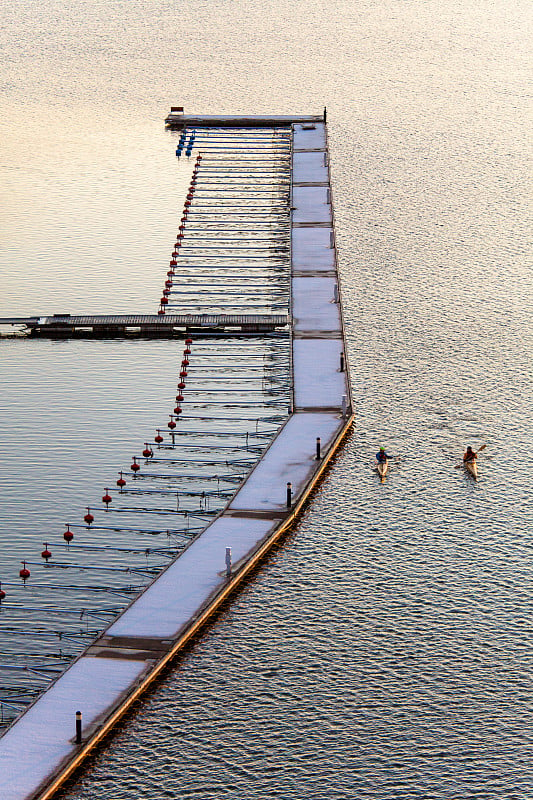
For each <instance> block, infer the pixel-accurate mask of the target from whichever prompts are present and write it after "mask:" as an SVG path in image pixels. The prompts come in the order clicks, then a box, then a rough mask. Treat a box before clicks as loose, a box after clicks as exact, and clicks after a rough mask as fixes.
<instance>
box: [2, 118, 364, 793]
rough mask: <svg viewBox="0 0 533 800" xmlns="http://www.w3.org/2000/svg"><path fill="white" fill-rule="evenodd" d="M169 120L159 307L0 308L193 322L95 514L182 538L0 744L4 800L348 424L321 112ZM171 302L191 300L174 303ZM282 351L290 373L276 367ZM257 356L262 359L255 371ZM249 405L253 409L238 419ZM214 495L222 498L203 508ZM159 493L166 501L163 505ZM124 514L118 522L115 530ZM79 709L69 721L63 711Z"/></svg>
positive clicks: (236, 574) (118, 696)
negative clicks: (172, 400) (228, 363)
mask: <svg viewBox="0 0 533 800" xmlns="http://www.w3.org/2000/svg"><path fill="white" fill-rule="evenodd" d="M167 125H168V126H169V127H170V128H175V129H176V130H177V131H181V134H180V138H179V142H178V146H177V149H176V154H177V155H178V156H179V157H182V156H184V157H187V156H188V157H189V158H191V157H192V156H193V155H194V154H195V153H197V154H198V155H196V160H195V161H194V170H193V174H192V178H191V185H190V189H189V192H188V194H187V200H186V202H185V208H184V213H183V216H182V219H181V224H180V226H179V232H178V234H177V237H176V244H175V245H174V250H173V252H172V258H171V260H170V265H169V270H168V272H167V279H166V281H165V288H164V289H163V292H162V296H161V300H160V306H159V312H158V314H157V315H144V316H143V320H144V322H143V321H142V320H141V316H140V315H121V316H120V315H111V316H108V317H106V318H105V319H106V320H107V322H106V321H103V318H95V317H68V316H61V317H46V318H37V317H35V318H26V319H25V321H22V320H23V318H13V319H14V322H13V323H12V324H26V325H28V327H30V328H32V329H33V330H34V331H35V333H36V335H48V334H47V331H48V333H50V332H51V331H52V332H55V331H61V329H63V332H62V335H67V336H68V335H76V330H78V332H79V335H83V332H84V330H85V333H86V334H87V335H95V336H102V337H106V336H113V335H130V334H132V335H134V334H135V333H137V332H139V331H141V332H142V333H141V334H140V335H144V334H146V335H154V336H163V335H166V336H183V337H184V338H185V337H190V335H191V332H193V334H194V336H193V340H192V341H191V339H190V338H186V339H185V341H186V349H185V351H184V359H183V361H182V368H181V372H180V383H178V395H177V397H176V402H177V406H176V409H175V410H174V411H175V413H174V414H171V415H169V416H170V418H171V422H170V423H168V430H165V436H164V437H163V436H162V435H161V431H160V430H159V429H158V431H157V436H156V437H155V439H154V443H146V444H145V450H144V451H143V455H142V456H138V457H135V458H134V459H133V464H132V466H131V469H132V470H133V472H134V478H135V483H134V484H133V486H132V485H131V483H130V479H128V482H127V483H126V485H125V486H121V487H120V492H118V493H115V495H114V497H113V498H112V500H113V501H114V502H113V503H112V504H111V507H109V502H111V499H109V501H108V502H107V508H108V509H109V511H110V512H113V513H110V514H109V517H106V526H105V527H107V528H109V529H111V530H118V531H120V532H121V534H119V535H126V532H127V531H131V530H139V532H143V531H144V532H145V533H146V535H151V536H153V535H154V534H158V533H164V532H165V530H167V534H168V536H167V541H168V542H170V543H172V542H175V541H176V539H178V538H179V537H185V540H186V541H187V542H188V544H187V546H186V547H185V549H184V550H182V551H181V552H180V554H179V555H178V557H177V558H174V559H173V560H171V562H170V564H169V565H168V566H167V567H166V568H164V569H163V570H162V571H160V573H159V574H158V577H156V578H155V580H153V582H152V583H151V584H150V585H149V586H148V587H147V588H145V589H144V591H142V593H141V594H140V595H139V596H138V597H136V599H134V600H133V601H132V602H131V603H130V605H128V606H127V607H126V609H125V610H124V611H122V613H120V615H119V616H118V617H117V618H116V619H115V620H114V621H112V622H111V624H110V625H109V626H108V627H107V628H106V629H105V630H104V631H103V633H101V634H100V635H97V637H96V638H95V639H94V640H93V641H92V642H91V643H90V644H89V646H88V647H87V648H86V649H85V650H84V651H83V652H82V654H81V655H80V656H79V657H78V658H77V659H76V660H75V661H74V662H73V663H72V664H71V666H70V667H68V669H66V671H65V672H63V673H62V674H61V675H60V677H59V678H58V679H57V680H56V682H55V683H53V684H52V685H51V686H50V687H49V688H48V689H47V690H46V691H45V692H44V693H43V694H42V695H41V696H40V697H39V698H38V699H37V700H36V701H35V702H34V703H33V705H30V707H29V708H28V709H27V710H26V711H25V713H23V714H22V715H21V716H20V717H19V718H18V719H17V721H16V722H15V723H14V724H13V725H12V726H11V728H9V729H8V730H7V731H6V733H5V734H4V736H3V737H2V738H1V739H0V772H1V773H2V775H3V776H4V778H3V790H2V791H3V798H5V800H23V799H25V800H29V798H41V800H44V798H48V797H51V796H52V795H53V793H54V792H55V790H56V789H57V788H58V787H59V786H60V785H61V784H62V783H63V782H64V781H65V780H66V779H67V777H68V776H69V775H70V774H71V773H72V772H73V770H74V769H75V768H76V767H77V765H78V764H79V763H80V762H81V761H82V760H83V758H84V757H85V756H86V755H87V753H88V752H89V751H90V750H91V749H92V748H93V747H94V746H95V745H96V744H97V743H98V741H100V740H101V739H102V737H103V736H104V735H105V734H106V732H107V731H109V730H110V729H111V728H112V727H113V725H114V724H115V723H116V722H117V720H118V719H119V718H120V716H121V715H122V714H123V713H124V712H125V711H126V710H127V709H128V708H129V707H130V705H131V704H132V703H133V702H134V700H135V699H136V698H137V697H138V696H139V695H140V694H141V693H142V691H143V690H144V689H145V688H146V687H147V686H148V685H149V684H150V682H151V681H153V680H154V679H155V678H156V677H157V676H158V675H159V674H160V672H161V671H162V669H163V668H164V667H165V665H166V664H168V663H169V661H170V660H171V659H172V658H173V657H174V656H175V655H176V654H177V653H179V651H180V650H181V649H182V648H183V647H184V645H185V644H186V643H187V642H188V641H189V640H190V639H191V638H192V637H193V636H194V635H195V634H196V632H197V631H198V630H199V629H200V628H201V626H202V625H203V624H204V623H205V621H206V620H207V619H208V618H209V617H210V616H211V615H212V614H213V612H214V611H216V609H217V608H219V606H220V605H221V603H222V602H223V601H224V600H225V599H226V598H227V597H228V596H229V595H230V593H231V592H232V591H233V590H234V588H235V587H236V586H237V585H238V584H239V582H241V581H242V580H243V579H244V578H245V576H247V575H248V574H249V573H250V571H251V570H252V569H253V568H254V566H255V565H256V564H257V563H258V561H259V560H260V559H261V558H262V557H263V556H264V554H265V553H266V552H267V551H268V550H269V549H270V547H271V546H272V545H273V543H274V542H275V541H276V540H278V539H279V538H280V537H281V536H282V535H283V533H284V532H285V531H286V530H287V529H288V528H289V527H290V526H291V525H292V524H293V522H294V520H295V519H296V517H297V515H298V513H299V512H300V510H301V508H302V506H303V504H304V503H305V502H306V500H307V499H308V497H309V494H310V492H311V491H312V489H313V487H314V486H315V485H316V483H317V481H318V480H319V479H320V477H321V475H322V473H323V472H324V470H325V468H326V466H327V464H328V462H329V461H330V460H331V458H332V457H333V455H334V454H335V452H336V449H337V448H338V446H339V444H340V443H341V441H342V439H343V438H344V436H345V435H346V433H347V431H348V429H349V427H350V425H351V423H352V419H353V415H352V409H351V401H350V382H349V375H348V373H347V370H346V365H345V358H344V330H343V324H342V312H341V308H340V293H339V285H338V275H337V259H336V251H335V234H334V219H333V207H332V198H331V188H330V185H329V157H328V149H327V138H326V126H325V119H324V118H322V117H321V116H295V117H290V116H283V117H275V116H273V117H265V116H261V117H245V116H239V117H235V116H233V117H228V116H225V117H216V116H209V117H201V116H185V115H184V114H183V113H182V112H181V110H179V109H175V110H173V111H172V112H171V114H170V115H169V117H167ZM193 126H194V127H193ZM193 151H194V152H193ZM191 303H193V304H194V306H191ZM183 308H187V310H188V311H189V310H190V311H191V312H192V313H191V314H186V315H184V314H182V313H181V311H182V310H183ZM287 308H289V311H290V316H289V318H288V317H287ZM207 309H209V313H206V310H207ZM28 319H29V320H30V322H28ZM88 320H92V322H90V323H89V322H87V321H88ZM95 320H96V321H95ZM98 320H100V322H99V321H98ZM110 320H111V321H110ZM132 320H134V322H132ZM184 320H185V321H184ZM1 322H5V320H0V323H1ZM288 323H289V324H288ZM106 325H107V328H108V331H107V333H106V330H105V328H106ZM143 325H144V326H145V327H144V328H143ZM163 331H164V332H165V333H164V334H163ZM289 332H290V333H289ZM213 333H215V334H216V335H217V337H227V336H228V335H231V337H232V338H231V342H232V343H233V342H235V343H238V346H239V347H240V352H241V355H242V356H243V360H242V366H240V363H241V362H239V360H238V358H237V352H238V351H235V353H236V356H235V358H234V359H233V361H232V368H233V369H234V370H235V376H237V377H236V378H235V381H237V380H240V384H239V387H240V388H239V389H238V396H237V395H236V389H235V385H236V384H235V383H233V382H232V383H231V384H230V385H226V384H228V381H227V379H226V380H225V381H223V382H222V385H221V383H220V382H217V379H218V381H220V379H221V378H222V377H223V376H225V372H224V368H222V370H221V371H220V373H218V372H217V369H215V370H213V368H212V365H213V364H214V365H215V366H216V364H217V358H218V356H217V353H218V352H220V350H217V348H220V347H222V348H225V347H226V345H225V344H224V339H223V338H220V339H219V338H215V339H213V340H212V339H210V340H209V341H206V342H205V343H203V342H202V339H203V337H204V336H206V335H207V336H209V335H210V334H213ZM250 334H252V335H254V336H255V337H256V338H255V339H254V341H256V342H260V341H261V338H257V337H258V335H259V337H261V335H263V336H265V342H267V341H268V342H269V343H268V346H267V347H266V349H265V350H264V351H263V352H256V351H250V352H249V353H247V352H246V347H245V341H246V337H247V336H248V335H250ZM57 335H61V333H57ZM235 336H237V337H239V338H234V337H235ZM276 337H278V338H276ZM28 346H29V345H28ZM197 346H198V352H199V354H200V356H201V355H203V358H204V362H201V363H204V364H205V365H206V366H207V365H208V364H209V363H211V368H210V369H209V371H207V370H206V371H203V368H202V367H200V368H199V369H198V372H197V373H196V374H195V377H194V380H193V381H192V382H189V381H190V376H189V372H190V373H194V370H193V369H192V368H191V367H190V366H189V362H190V361H193V360H194V358H195V354H196V348H197ZM267 351H268V352H267ZM278 352H279V353H280V354H281V356H280V357H281V358H282V359H285V358H286V367H287V369H286V371H284V370H283V369H281V368H279V369H278V366H280V364H279V363H278V362H277V360H276V359H277V358H278V356H277V355H276V354H277V353H278ZM272 353H274V355H273V356H272V355H271V354H272ZM267 357H268V358H273V361H272V363H271V366H272V368H271V369H270V371H269V372H268V375H267V373H265V371H264V364H265V363H266V362H265V360H266V359H267ZM210 360H211V362H210ZM220 363H222V361H221V362H220ZM239 376H240V377H239ZM286 376H289V380H287V377H286ZM258 381H259V384H258ZM189 392H190V394H189ZM224 392H225V393H226V394H224ZM200 394H201V397H200ZM221 396H223V397H224V398H225V399H224V407H225V408H233V414H234V417H235V420H234V421H235V425H234V426H233V428H232V426H231V423H232V419H231V418H229V419H228V418H224V417H223V416H220V415H219V413H218V410H217V406H216V402H219V403H220V397H221ZM228 397H229V398H231V401H229V402H228ZM178 398H181V399H178ZM188 401H190V403H191V404H190V405H187V402H188ZM256 403H261V404H262V408H261V410H260V412H259V413H258V414H256V415H255V416H250V414H249V410H250V409H251V408H253V407H254V404H256ZM281 406H283V412H282V410H281ZM287 407H288V408H289V414H288V416H287V414H286V409H287ZM182 412H183V413H182ZM239 419H241V420H246V419H251V420H252V422H255V431H254V430H252V431H246V432H245V431H243V430H238V429H237V426H236V423H237V422H238V420H239ZM176 420H178V422H176ZM259 422H261V427H259ZM183 423H190V424H192V425H193V427H194V428H195V430H194V431H193V432H191V431H189V433H191V437H192V438H191V439H187V441H186V443H185V444H184V447H185V448H189V449H188V450H187V449H185V450H184V451H183V452H182V451H179V453H178V454H177V455H176V456H175V455H174V448H176V447H177V446H178V445H180V442H181V441H183V439H185V437H186V433H187V430H186V428H184V427H183ZM280 425H281V427H279V426H280ZM201 426H204V427H203V428H202V427H201ZM198 428H199V429H198ZM252 428H253V425H252ZM278 428H279V429H278ZM276 429H278V430H277V433H276ZM193 433H194V437H193V436H192V434H193ZM274 434H275V435H274ZM224 437H226V438H224ZM272 437H273V438H272ZM222 440H223V441H224V443H223V444H222V443H221V441H222ZM202 452H203V453H204V456H203V457H202V456H201V453H202ZM183 453H185V455H184V454H183ZM138 462H143V463H138ZM182 462H183V463H182ZM173 465H178V466H179V469H180V474H179V477H178V476H176V475H175V473H174V472H173V469H175V467H173ZM213 473H219V474H218V475H214V474H213ZM121 475H122V474H121ZM214 478H216V479H217V482H216V486H215V487H214V486H213V480H214ZM145 480H148V481H149V482H148V483H146V484H145V483H144V481H145ZM176 480H178V481H179V486H176V485H175V484H174V481H176ZM235 480H238V481H240V485H239V487H238V488H237V491H236V492H235V493H234V494H233V491H232V482H234V481H235ZM159 482H161V483H159ZM221 487H222V488H221ZM106 492H107V490H106ZM141 494H142V497H143V503H144V502H146V503H147V506H146V507H144V508H139V507H138V506H137V505H136V506H134V507H133V508H132V507H131V506H127V507H124V508H121V507H118V503H119V502H125V501H126V500H129V501H132V502H134V503H136V504H137V503H139V502H140V498H139V495H141ZM180 495H181V496H180ZM106 497H108V498H111V496H110V495H108V494H106V496H104V498H103V500H104V502H106V499H105V498H106ZM217 498H218V503H219V505H218V507H216V505H215V506H212V505H210V503H211V502H213V503H215V502H216V501H217ZM170 499H171V500H172V502H174V503H175V504H176V505H175V506H174V507H173V508H172V509H171V510H167V509H166V508H161V507H160V506H161V504H162V503H163V502H167V501H170ZM150 503H151V505H150ZM180 504H181V505H180ZM145 513H150V514H154V515H159V516H162V515H166V514H172V515H175V514H181V515H182V516H181V519H182V523H183V524H182V525H181V526H176V525H175V522H174V520H175V516H172V519H173V522H172V523H171V524H170V523H165V524H162V525H161V526H160V527H156V528H153V527H151V526H150V525H145V524H144V518H145V517H144V514H145ZM122 514H124V517H125V519H126V521H125V523H124V527H121V524H119V523H118V522H117V524H116V527H114V522H115V520H116V519H119V518H121V516H122ZM88 515H89V516H92V515H91V512H90V510H89V509H88ZM213 516H214V517H215V518H214V520H211V521H210V517H213ZM110 517H111V518H112V522H111V523H110V524H108V523H107V520H108V519H109V518H110ZM163 518H165V517H164V516H163ZM178 518H180V517H178ZM86 520H87V517H86ZM135 520H136V521H135ZM191 520H192V526H191ZM93 521H94V520H91V522H90V523H88V526H86V528H85V529H87V528H88V527H89V528H90V525H91V524H92V522H93ZM167 524H168V529H167ZM206 525H207V527H205V526H206ZM190 526H191V527H190ZM72 527H73V529H74V530H75V529H76V526H72ZM97 527H100V528H102V527H103V526H99V525H98V523H97V524H96V525H95V528H97ZM73 546H74V545H73ZM153 549H154V553H156V554H157V556H158V558H161V557H162V556H164V555H165V548H163V547H161V546H160V545H155V546H154V548H153ZM159 569H161V567H159ZM77 711H81V712H82V717H81V719H80V718H79V717H78V719H77V723H76V724H75V712H77ZM6 776H7V777H6Z"/></svg>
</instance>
